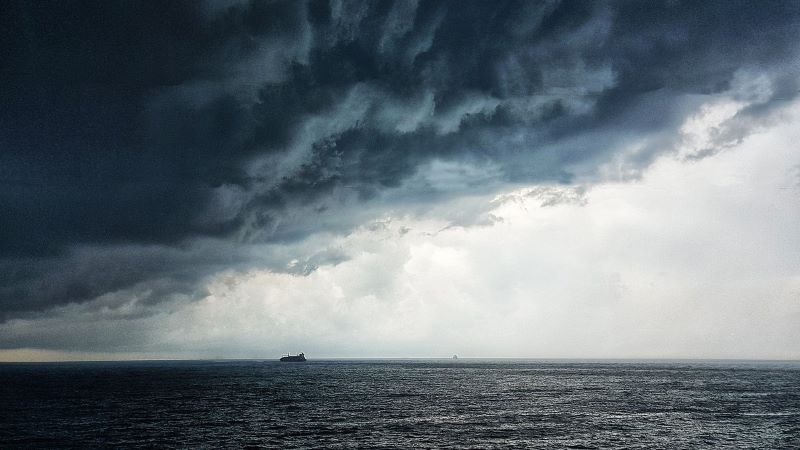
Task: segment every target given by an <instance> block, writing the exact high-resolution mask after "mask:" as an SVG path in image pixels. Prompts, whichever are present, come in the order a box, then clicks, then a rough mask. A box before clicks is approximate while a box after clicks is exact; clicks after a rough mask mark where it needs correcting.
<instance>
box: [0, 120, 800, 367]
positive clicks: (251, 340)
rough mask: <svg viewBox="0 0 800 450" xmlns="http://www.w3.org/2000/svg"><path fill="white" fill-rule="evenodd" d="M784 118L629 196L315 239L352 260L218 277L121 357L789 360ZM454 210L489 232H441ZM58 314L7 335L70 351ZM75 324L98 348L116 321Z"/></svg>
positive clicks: (794, 294) (789, 152) (792, 204)
mask: <svg viewBox="0 0 800 450" xmlns="http://www.w3.org/2000/svg"><path fill="white" fill-rule="evenodd" d="M785 114H786V115H785V118H786V119H787V120H786V121H785V122H784V123H783V124H781V125H776V126H773V127H772V128H769V129H766V130H764V131H763V132H761V133H760V134H756V135H751V136H749V137H748V138H746V139H745V140H744V141H743V142H741V143H739V144H736V145H734V146H733V147H730V148H728V149H727V150H726V151H724V152H720V153H717V154H715V155H714V156H712V157H708V158H705V159H701V160H695V161H686V160H684V159H683V158H681V157H680V155H676V156H674V157H664V158H662V159H660V160H658V161H657V162H656V163H655V164H654V165H653V166H651V167H650V168H649V169H648V170H647V171H646V172H645V173H644V175H643V177H642V178H641V179H640V180H639V181H637V182H633V183H606V184H600V185H595V186H593V187H592V188H591V189H589V190H583V188H580V189H579V190H575V189H567V188H555V187H543V186H531V187H527V188H524V189H521V190H515V191H513V192H507V193H501V195H499V196H498V197H495V201H494V202H490V200H491V198H490V197H486V196H478V197H474V198H472V199H468V200H465V199H464V198H459V199H453V200H450V201H446V202H443V203H440V204H438V205H436V206H433V207H432V208H433V209H431V210H429V211H426V212H425V213H424V214H419V215H414V216H395V217H387V218H386V220H383V221H380V222H376V223H373V224H366V225H364V226H362V227H361V228H359V229H358V230H356V231H355V232H353V233H351V234H349V235H346V236H340V237H334V238H330V237H325V239H320V238H318V237H313V236H312V237H311V238H309V240H308V241H307V242H306V243H304V244H302V245H301V247H303V246H305V247H308V246H313V245H323V243H324V245H325V246H326V248H327V249H328V250H331V249H333V250H335V251H337V252H342V253H343V254H346V255H347V256H348V257H349V259H346V260H344V259H345V258H341V259H343V260H344V261H343V262H339V263H338V264H326V263H325V262H324V259H323V262H322V264H321V265H320V267H319V268H318V269H317V270H316V271H314V272H312V273H310V274H308V275H307V276H298V275H291V274H279V273H272V272H269V271H259V270H250V271H248V272H245V273H242V272H226V273H221V274H218V275H216V276H214V277H212V279H211V281H210V283H209V285H208V291H209V295H208V296H207V297H205V298H204V299H203V300H201V301H198V302H178V303H176V304H175V305H174V308H173V309H172V311H171V312H164V313H161V314H157V315H154V316H150V317H143V318H140V319H137V320H136V321H130V320H123V321H120V322H119V323H121V324H122V325H121V327H118V328H116V329H118V330H121V331H120V332H125V333H129V334H136V335H137V336H140V335H142V332H141V329H146V330H147V333H149V335H150V337H149V338H147V340H146V341H143V343H142V344H141V346H140V347H139V348H127V349H125V350H126V351H129V352H145V353H147V354H153V353H154V352H155V353H157V352H158V351H162V352H167V353H168V354H170V355H184V356H195V357H196V356H205V357H216V356H229V357H275V356H277V355H278V354H280V353H282V352H285V351H305V352H306V353H307V354H308V355H309V356H312V357H324V356H328V357H345V356H350V357H361V356H365V357H366V356H376V357H377V356H447V355H450V354H453V353H457V354H459V355H461V356H516V357H714V358H717V357H718V358H800V327H798V326H797V324H798V323H800V234H798V233H797V227H798V224H800V186H798V182H797V167H799V166H800V151H798V147H797V142H798V141H800V129H798V128H797V126H796V124H797V123H798V121H799V120H800V104H798V105H795V106H794V107H793V108H792V109H790V110H789V111H788V112H786V113H785ZM723 116H726V114H723ZM697 117H699V116H697ZM702 123H706V122H702V121H698V122H697V123H694V124H693V125H692V126H693V127H694V128H693V132H694V133H699V134H702V133H705V132H707V130H704V129H702V126H701V125H702ZM707 123H708V126H709V127H713V126H716V125H715V124H716V123H717V122H715V121H707ZM562 197H563V198H564V199H565V200H566V201H550V200H552V199H553V198H562ZM465 201H467V202H471V203H473V204H471V205H467V207H468V208H472V209H473V211H481V210H482V208H484V209H483V211H484V214H485V215H486V216H487V217H489V216H491V217H492V218H493V219H492V220H487V221H482V222H481V221H478V223H479V225H469V224H467V225H468V226H449V225H451V222H449V221H446V220H442V219H440V218H442V217H452V216H453V210H454V208H456V206H454V205H460V206H458V208H462V207H464V202H465ZM437 217H438V218H439V219H437ZM305 247H303V248H305ZM337 262H338V260H337ZM67 312H68V311H67ZM67 312H65V313H63V314H60V315H56V316H53V317H50V318H46V319H42V320H39V321H37V320H35V319H34V320H27V321H23V320H15V321H12V322H10V323H9V324H6V325H4V329H5V332H6V333H8V332H11V333H18V334H19V333H23V334H24V333H32V334H34V335H35V334H37V331H36V330H37V329H38V330H39V333H40V332H41V329H42V328H43V327H47V328H50V329H55V330H59V331H58V332H59V333H65V334H69V331H68V329H67V328H65V327H60V326H59V325H58V323H57V322H59V321H63V322H64V323H65V324H72V323H73V319H74V317H71V316H70V315H69V314H68V313H67ZM76 314H77V313H76ZM80 314H81V318H82V319H84V320H82V321H81V323H82V324H83V325H84V326H86V327H95V328H96V330H97V332H98V333H109V330H111V329H114V327H113V326H110V325H111V324H113V323H114V322H109V321H113V320H118V319H116V318H115V317H114V316H113V315H110V316H107V317H99V316H98V317H97V318H96V319H97V320H94V321H93V320H88V318H87V317H85V314H86V312H85V311H82V312H80ZM131 327H133V328H131ZM136 327H138V329H137V328H136ZM0 331H2V330H0ZM86 333H91V331H90V330H89V331H87V330H84V331H83V334H84V335H86ZM0 338H2V335H0ZM3 339H5V338H3ZM0 356H2V355H0Z"/></svg>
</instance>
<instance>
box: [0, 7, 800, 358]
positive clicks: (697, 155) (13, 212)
mask: <svg viewBox="0 0 800 450" xmlns="http://www.w3.org/2000/svg"><path fill="white" fill-rule="evenodd" d="M798 94H800V3H798V2H792V1H764V2H745V1H705V2H680V1H669V2H634V1H624V2H584V1H541V2H532V1H523V2H512V1H499V2H485V1H480V2H478V1H476V2H470V1H458V2H455V1H418V2H417V1H412V0H403V1H398V2H389V1H381V2H347V1H342V2H339V1H311V2H302V1H291V2H261V1H257V2H247V1H225V0H219V1H212V2H196V1H187V2H180V1H170V2H150V1H102V2H100V1H98V2H86V1H80V2H77V1H58V2H31V1H17V2H15V1H5V2H2V4H0V359H9V360H14V359H62V358H76V359H85V358H88V359H92V358H101V359H105V358H139V357H142V358H195V357H202V358H205V357H268V358H272V357H275V356H277V355H278V354H280V353H282V352H285V351H293V352H294V351H305V352H306V354H308V355H309V356H312V355H313V356H317V357H322V356H325V357H380V356H386V357H413V356H431V357H433V356H449V355H452V354H453V353H458V354H459V355H461V356H497V357H503V356H509V357H548V358H549V357H579V358H580V357H646V358H665V357H666V358H671V357H677V358H681V357H712V358H779V359H780V358H800V326H798V324H800V233H798V232H797V230H798V229H800V148H798V142H800V126H798V124H800V99H798Z"/></svg>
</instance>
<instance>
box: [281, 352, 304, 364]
mask: <svg viewBox="0 0 800 450" xmlns="http://www.w3.org/2000/svg"><path fill="white" fill-rule="evenodd" d="M305 360H306V355H305V354H304V353H300V354H299V355H297V356H292V355H291V354H290V353H287V354H286V356H284V357H283V358H281V362H305Z"/></svg>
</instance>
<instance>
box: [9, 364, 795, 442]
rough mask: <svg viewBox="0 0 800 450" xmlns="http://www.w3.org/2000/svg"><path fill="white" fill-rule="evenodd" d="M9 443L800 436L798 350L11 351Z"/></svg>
mask: <svg viewBox="0 0 800 450" xmlns="http://www.w3.org/2000/svg"><path fill="white" fill-rule="evenodd" d="M0 444H1V445H0V447H3V448H13V447H25V448H60V447H81V448H87V447H124V448H127V447H167V448H169V447H176V448H202V447H207V448H218V447H234V448H241V447H252V448H259V447H261V448H354V447H370V448H542V449H550V448H553V449H562V448H574V449H588V448H669V449H676V448H687V449H688V448H691V449H694V448H800V363H798V362H741V361H731V362H727V361H705V362H692V361H689V362H686V361H684V362H664V361H659V362H630V361H626V362H609V361H558V360H556V361H539V360H469V359H459V360H330V361H320V360H309V361H308V362H306V363H279V362H277V361H255V360H246V361H245V360H243V361H147V362H93V363H30V364H29V363H14V364H0Z"/></svg>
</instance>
